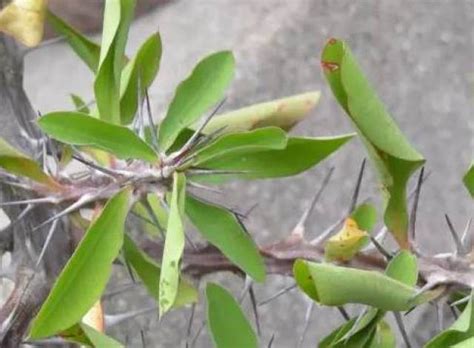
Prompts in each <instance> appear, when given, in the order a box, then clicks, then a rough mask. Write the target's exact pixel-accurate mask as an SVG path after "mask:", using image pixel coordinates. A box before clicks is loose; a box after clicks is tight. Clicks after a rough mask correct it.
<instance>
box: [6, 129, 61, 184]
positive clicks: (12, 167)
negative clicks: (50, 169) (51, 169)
mask: <svg viewBox="0 0 474 348" xmlns="http://www.w3.org/2000/svg"><path fill="white" fill-rule="evenodd" d="M0 167H2V168H3V169H5V170H6V171H7V172H9V173H11V174H14V175H20V176H24V177H27V178H30V179H31V180H33V181H36V182H39V183H42V184H45V185H47V186H50V187H52V188H54V187H57V186H58V184H57V183H56V182H55V181H54V179H53V178H51V177H50V176H49V175H47V174H46V173H45V172H43V170H42V169H41V168H40V166H39V165H38V163H36V162H35V161H33V160H32V159H31V158H29V157H28V156H26V155H25V154H24V153H22V152H20V151H19V150H17V149H15V148H14V147H13V146H11V145H10V144H9V143H7V142H6V141H5V140H4V139H3V138H0Z"/></svg>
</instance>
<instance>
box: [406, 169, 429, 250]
mask: <svg viewBox="0 0 474 348" xmlns="http://www.w3.org/2000/svg"><path fill="white" fill-rule="evenodd" d="M424 173H425V167H422V168H421V170H420V175H419V176H418V182H417V184H416V189H415V198H414V200H413V206H412V209H411V213H410V226H409V233H408V235H409V236H410V238H411V243H412V244H416V243H415V241H416V233H415V232H416V229H415V227H416V214H417V212H418V201H419V200H420V192H421V185H422V184H423V174H424Z"/></svg>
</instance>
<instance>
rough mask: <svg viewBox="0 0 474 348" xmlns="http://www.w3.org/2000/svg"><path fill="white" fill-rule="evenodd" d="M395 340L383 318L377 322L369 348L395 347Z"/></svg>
mask: <svg viewBox="0 0 474 348" xmlns="http://www.w3.org/2000/svg"><path fill="white" fill-rule="evenodd" d="M396 346H397V341H396V338H395V335H394V334H393V331H392V329H391V328H390V326H389V325H388V324H387V323H386V322H385V321H383V320H381V321H379V323H378V324H377V329H376V331H375V337H374V339H373V340H372V344H371V345H370V348H396Z"/></svg>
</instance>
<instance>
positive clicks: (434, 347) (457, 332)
mask: <svg viewBox="0 0 474 348" xmlns="http://www.w3.org/2000/svg"><path fill="white" fill-rule="evenodd" d="M473 303H474V291H473V292H472V293H471V299H470V300H469V303H468V304H467V306H466V308H464V311H463V312H462V313H461V315H460V316H459V318H458V319H457V320H456V321H455V322H454V324H453V325H451V327H450V328H449V329H447V330H445V331H443V332H442V333H440V334H439V335H437V336H436V337H434V338H433V339H431V340H430V341H429V342H428V343H427V344H426V346H425V348H444V347H453V346H454V345H456V347H466V348H467V347H472V346H469V345H468V343H470V342H469V340H472V337H474V308H473V306H474V305H473Z"/></svg>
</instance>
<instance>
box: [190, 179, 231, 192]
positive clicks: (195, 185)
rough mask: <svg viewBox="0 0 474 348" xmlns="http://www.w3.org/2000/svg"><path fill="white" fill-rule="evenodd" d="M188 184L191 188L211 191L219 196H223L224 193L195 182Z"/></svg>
mask: <svg viewBox="0 0 474 348" xmlns="http://www.w3.org/2000/svg"><path fill="white" fill-rule="evenodd" d="M187 184H188V186H189V187H193V188H196V189H200V190H204V191H209V192H213V193H218V194H223V193H224V192H223V191H222V190H221V189H218V188H214V187H210V186H206V185H202V184H198V183H196V182H193V181H188V182H187Z"/></svg>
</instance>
